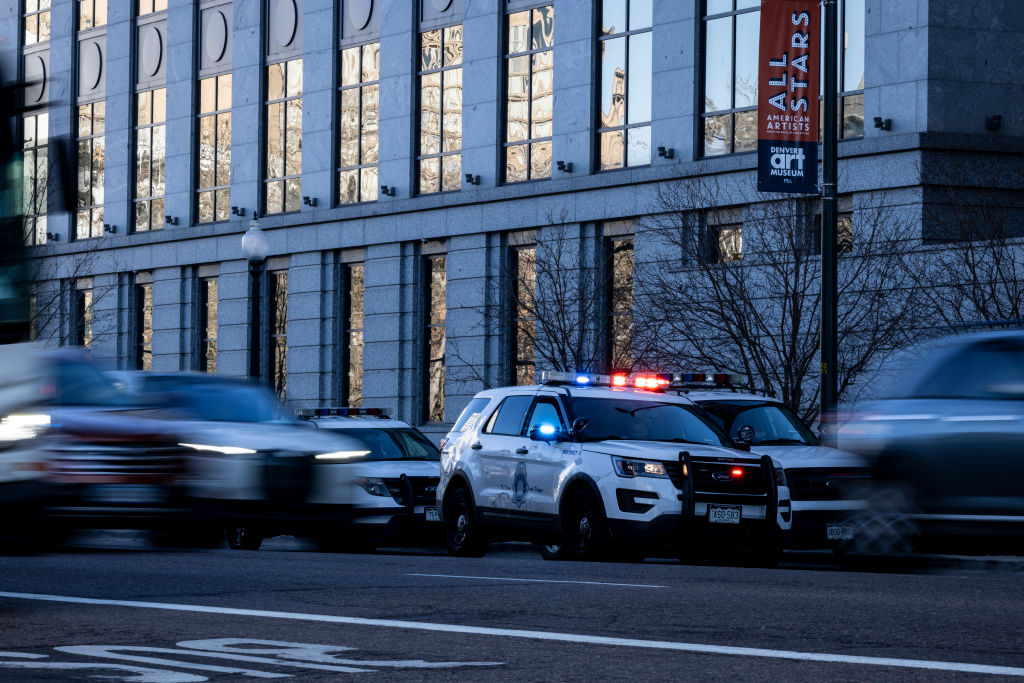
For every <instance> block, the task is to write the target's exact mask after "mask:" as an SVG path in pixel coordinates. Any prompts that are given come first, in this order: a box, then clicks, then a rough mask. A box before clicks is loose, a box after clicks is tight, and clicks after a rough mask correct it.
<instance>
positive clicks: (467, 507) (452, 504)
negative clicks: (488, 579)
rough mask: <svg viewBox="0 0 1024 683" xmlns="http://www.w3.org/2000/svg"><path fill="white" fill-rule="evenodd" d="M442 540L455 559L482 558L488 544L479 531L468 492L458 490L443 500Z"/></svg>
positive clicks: (462, 489)
mask: <svg viewBox="0 0 1024 683" xmlns="http://www.w3.org/2000/svg"><path fill="white" fill-rule="evenodd" d="M444 540H445V545H447V546H448V552H449V553H450V554H452V555H455V556H457V557H483V555H484V553H486V552H487V546H488V542H487V539H486V538H484V536H483V534H482V533H481V531H480V524H479V523H478V522H477V519H476V511H475V510H474V509H473V500H472V498H471V497H470V495H469V491H467V490H466V489H464V488H461V489H458V490H457V491H455V492H454V493H452V494H451V496H449V497H448V498H447V499H446V500H445V506H444Z"/></svg>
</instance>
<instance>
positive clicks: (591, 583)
mask: <svg viewBox="0 0 1024 683" xmlns="http://www.w3.org/2000/svg"><path fill="white" fill-rule="evenodd" d="M406 576H427V577H432V578H438V579H482V580H484V581H525V582H528V583H578V584H580V585H583V586H625V587H628V588H665V587H666V586H655V585H652V584H647V583H608V582H605V581H568V580H564V579H519V578H512V577H505V576H461V575H459V574H406Z"/></svg>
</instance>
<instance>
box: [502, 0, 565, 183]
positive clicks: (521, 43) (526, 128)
mask: <svg viewBox="0 0 1024 683" xmlns="http://www.w3.org/2000/svg"><path fill="white" fill-rule="evenodd" d="M507 22H508V23H507V30H508V52H507V53H506V54H505V93H506V96H505V139H504V145H505V182H509V183H512V182H520V181H524V180H534V179H539V178H550V177H551V135H552V124H553V108H552V97H553V92H554V52H553V51H552V50H551V47H552V46H553V45H554V8H553V7H552V6H551V5H547V6H544V7H538V8H536V9H532V10H526V11H523V12H516V13H514V14H510V15H508V17H507ZM520 143H528V144H520ZM534 155H536V156H534Z"/></svg>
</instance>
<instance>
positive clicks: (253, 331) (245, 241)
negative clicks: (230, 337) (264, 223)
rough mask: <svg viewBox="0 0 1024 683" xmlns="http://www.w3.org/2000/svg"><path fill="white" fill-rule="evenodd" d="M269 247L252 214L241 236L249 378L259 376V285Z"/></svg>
mask: <svg viewBox="0 0 1024 683" xmlns="http://www.w3.org/2000/svg"><path fill="white" fill-rule="evenodd" d="M269 249H270V245H269V243H268V242H267V236H266V235H264V234H263V231H262V230H260V222H259V219H258V218H257V216H256V213H255V212H253V215H252V220H251V221H249V229H248V230H247V231H246V232H245V234H244V235H242V253H243V254H244V255H245V260H246V261H248V262H249V306H250V312H249V316H250V320H249V376H250V377H259V376H260V374H261V373H260V359H261V357H262V354H261V353H260V349H261V344H260V337H261V334H262V332H261V330H260V317H261V316H260V284H261V282H262V279H263V263H264V261H266V260H267V252H268V251H269Z"/></svg>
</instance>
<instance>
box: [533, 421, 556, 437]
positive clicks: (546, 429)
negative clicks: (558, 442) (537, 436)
mask: <svg viewBox="0 0 1024 683" xmlns="http://www.w3.org/2000/svg"><path fill="white" fill-rule="evenodd" d="M537 431H538V432H540V433H541V434H542V435H543V436H554V434H555V425H552V424H542V425H541V426H539V427H538V428H537Z"/></svg>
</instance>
